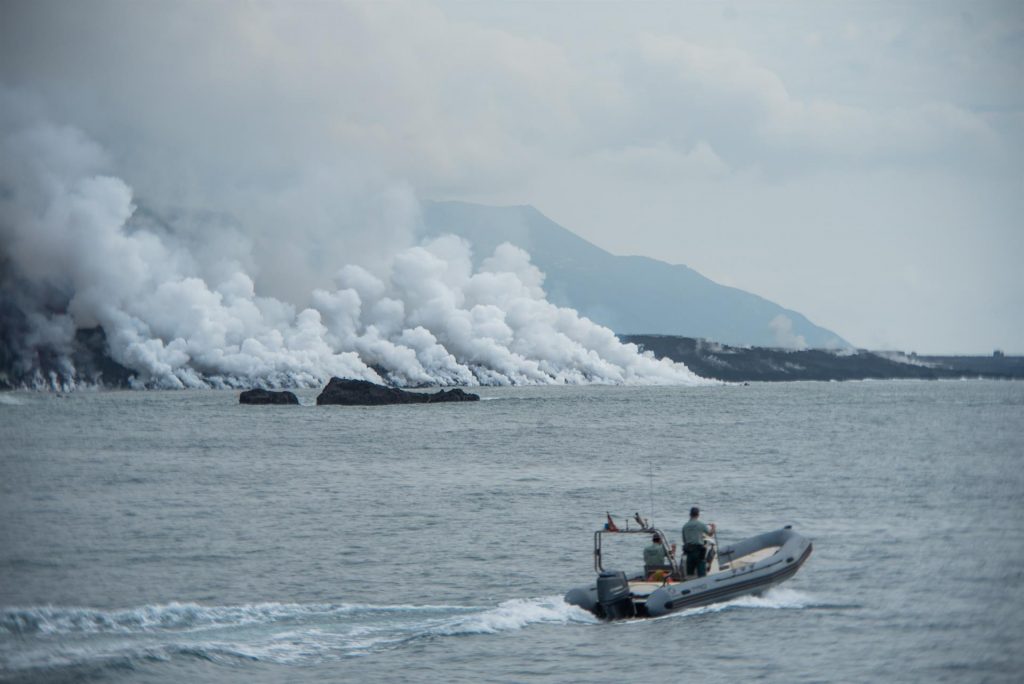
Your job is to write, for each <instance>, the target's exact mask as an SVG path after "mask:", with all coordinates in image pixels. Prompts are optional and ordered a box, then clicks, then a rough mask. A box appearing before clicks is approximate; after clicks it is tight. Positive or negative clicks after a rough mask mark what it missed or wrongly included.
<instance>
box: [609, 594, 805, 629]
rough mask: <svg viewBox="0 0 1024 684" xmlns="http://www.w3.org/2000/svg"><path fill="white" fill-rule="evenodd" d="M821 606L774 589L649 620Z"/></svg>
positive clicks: (802, 596) (802, 597) (796, 595)
mask: <svg viewBox="0 0 1024 684" xmlns="http://www.w3.org/2000/svg"><path fill="white" fill-rule="evenodd" d="M822 605H823V604H821V603H820V602H819V601H818V600H817V599H815V598H814V597H813V596H811V595H810V594H807V593H804V592H802V591H797V590H795V589H788V588H783V587H774V588H772V589H769V590H768V591H766V592H765V593H764V594H762V595H761V596H740V597H738V598H734V599H732V600H731V601H723V602H722V603H714V604H711V605H709V606H700V607H698V608H689V609H687V610H681V611H679V612H677V613H669V614H668V615H662V616H660V617H656V618H649V620H678V619H687V618H691V617H694V616H697V615H708V614H712V613H721V612H724V611H734V610H741V609H768V610H800V609H803V608H818V607H822ZM635 622H636V621H631V622H629V624H635ZM622 624H627V623H622Z"/></svg>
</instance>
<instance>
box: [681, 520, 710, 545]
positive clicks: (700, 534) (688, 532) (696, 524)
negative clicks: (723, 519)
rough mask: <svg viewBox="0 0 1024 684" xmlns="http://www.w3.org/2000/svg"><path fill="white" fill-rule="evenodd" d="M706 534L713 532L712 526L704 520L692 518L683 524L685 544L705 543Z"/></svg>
mask: <svg viewBox="0 0 1024 684" xmlns="http://www.w3.org/2000/svg"><path fill="white" fill-rule="evenodd" d="M705 534H711V526H710V525H708V524H707V523H706V522H704V521H703V520H699V519H697V518H690V520H689V521H687V523H686V524H685V525H683V546H685V545H687V544H703V543H704V535H705Z"/></svg>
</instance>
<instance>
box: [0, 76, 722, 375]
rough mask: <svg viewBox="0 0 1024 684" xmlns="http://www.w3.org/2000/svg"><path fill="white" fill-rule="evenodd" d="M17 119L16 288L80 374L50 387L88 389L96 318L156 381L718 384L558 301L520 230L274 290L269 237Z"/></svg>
mask: <svg viewBox="0 0 1024 684" xmlns="http://www.w3.org/2000/svg"><path fill="white" fill-rule="evenodd" d="M0 95H3V93H2V92H0ZM2 104H3V102H2V98H0V105H2ZM7 123H8V130H3V131H0V135H2V137H0V160H2V161H0V187H3V188H7V189H8V191H6V192H3V193H0V261H4V262H8V263H9V265H10V268H9V270H10V273H8V274H6V278H5V279H4V280H3V281H2V282H0V303H2V301H3V300H5V299H6V300H9V301H10V302H12V303H13V304H15V306H16V307H17V309H18V310H19V311H21V314H22V316H23V324H24V326H26V327H27V331H26V334H25V335H24V338H25V339H24V340H19V342H23V343H24V346H25V349H22V350H20V351H21V352H24V353H25V355H26V358H34V357H33V353H34V351H33V350H36V349H38V348H46V349H49V350H51V351H52V352H53V353H54V354H56V356H57V357H58V359H59V363H57V366H58V367H59V368H60V369H62V370H61V373H63V374H64V375H65V376H67V375H71V376H72V378H71V382H68V381H67V379H65V381H64V382H63V383H60V382H58V381H57V380H56V379H55V378H53V377H51V378H49V379H44V378H42V377H41V376H40V378H39V384H41V385H44V386H50V385H55V384H62V386H73V383H74V379H73V373H74V367H73V364H72V361H71V356H70V349H71V348H72V346H73V338H74V333H75V330H76V329H79V328H87V327H92V326H96V325H100V326H102V328H103V329H104V331H105V332H106V334H107V342H108V345H109V350H110V355H111V357H112V358H113V359H114V360H115V361H117V362H118V363H120V364H122V365H123V366H125V367H127V368H129V369H130V370H131V371H133V372H134V373H135V382H136V384H137V385H139V386H143V387H158V388H181V387H211V386H212V387H240V386H252V385H265V386H300V387H303V386H305V387H312V386H321V385H323V384H324V383H325V382H326V381H327V380H328V379H329V378H330V377H332V376H339V377H348V378H359V379H365V380H371V381H374V382H381V381H384V380H387V381H390V382H392V383H394V384H397V385H406V386H408V385H425V384H430V385H481V384H482V385H510V384H564V383H612V384H624V383H628V384H699V383H701V382H703V381H702V380H701V379H699V378H697V377H696V376H695V375H694V374H693V373H691V372H690V371H689V369H687V368H686V366H684V365H682V364H677V363H673V362H671V361H668V360H657V359H655V358H654V356H653V355H652V354H650V353H640V352H639V351H638V348H637V347H636V346H635V345H632V344H622V343H621V342H619V340H618V339H617V338H616V337H615V335H614V334H613V333H612V331H610V330H608V329H607V328H604V327H602V326H599V325H597V324H595V323H593V322H592V321H590V320H588V319H586V318H583V317H581V316H580V315H579V314H578V313H577V312H576V311H573V310H572V309H567V308H562V307H557V306H555V305H553V304H551V303H550V302H549V301H547V299H546V296H545V294H544V291H543V289H542V284H543V280H544V275H543V274H542V273H541V272H540V271H539V270H538V269H537V268H536V267H535V266H533V265H532V264H531V263H530V257H529V255H528V254H527V253H526V252H524V251H522V250H521V249H518V248H516V247H513V246H511V245H508V244H505V245H501V246H499V247H498V248H497V249H496V250H495V252H494V254H493V255H490V256H489V257H488V258H486V259H485V260H484V261H483V262H482V265H481V267H480V269H479V270H478V271H474V270H473V268H472V265H471V264H472V259H471V254H470V249H469V245H468V244H466V243H465V242H463V241H462V240H460V239H458V238H455V237H452V236H445V237H441V238H438V239H436V240H433V241H431V242H429V243H426V244H423V245H418V246H412V247H407V248H399V249H396V250H395V251H394V253H393V254H392V255H391V257H390V258H389V259H387V260H385V263H384V265H383V266H381V267H379V268H377V269H376V270H374V271H372V272H371V270H369V269H367V268H364V267H361V266H357V265H348V266H343V264H344V262H343V261H342V259H343V258H344V257H343V254H342V253H331V252H328V253H324V254H318V255H317V257H318V259H319V260H320V261H327V262H330V261H331V260H335V261H337V265H338V266H339V267H341V268H340V269H339V270H338V271H337V276H336V278H335V282H334V284H333V287H321V288H318V289H314V290H313V291H312V293H311V294H310V295H309V297H310V299H309V302H310V305H309V306H307V307H305V308H303V307H301V306H296V305H294V304H292V303H289V302H288V301H284V300H281V299H276V298H273V297H268V296H265V295H263V294H260V288H259V284H258V281H259V278H258V272H259V270H260V268H262V269H263V270H271V267H273V266H275V265H276V264H273V263H269V264H268V263H264V264H258V263H257V264H255V265H254V266H252V267H247V266H246V264H253V263H254V261H255V260H256V258H255V256H254V255H253V253H252V244H251V242H252V240H248V239H246V237H245V236H244V235H241V234H237V235H236V234H235V233H232V234H231V235H230V236H229V237H230V239H227V238H224V235H223V231H214V230H212V229H211V231H209V232H210V236H209V237H205V236H206V235H207V234H206V233H205V232H203V231H201V230H194V231H193V233H194V234H189V235H187V236H185V235H178V234H177V233H175V231H174V229H173V227H172V228H170V229H168V228H167V226H166V225H163V224H161V225H159V226H154V225H151V223H152V222H149V223H147V222H145V221H139V220H135V218H134V217H133V215H134V214H135V212H136V208H135V206H134V204H133V203H134V198H133V192H132V190H131V188H130V187H129V185H128V183H127V182H125V181H124V180H122V179H121V178H118V177H116V176H114V175H112V174H110V169H109V166H110V164H109V162H108V160H107V158H106V155H105V153H104V151H103V150H101V149H100V148H99V146H98V145H96V144H95V143H94V142H92V141H91V140H89V139H88V138H87V137H86V136H85V135H84V134H82V133H81V132H80V131H78V130H76V129H74V128H68V127H61V126H55V125H52V124H49V123H45V122H28V123H25V122H22V123H21V124H20V125H10V122H7ZM396 195H397V197H396V198H395V199H392V200H389V201H391V202H392V203H397V204H401V205H402V210H401V211H383V212H382V213H383V214H384V215H386V216H387V217H388V218H389V220H392V221H403V220H412V219H411V218H410V216H411V215H414V214H415V212H413V211H410V210H409V209H408V207H407V206H406V205H408V204H415V200H414V199H413V198H411V196H410V193H409V192H405V193H404V194H403V193H397V194H396ZM389 197H390V195H389ZM303 199H304V200H309V199H311V198H303ZM295 201H297V200H295ZM236 232H237V231H236ZM290 234H291V233H290V231H287V230H282V231H281V232H280V234H279V235H276V236H275V239H277V240H279V241H281V244H280V245H279V246H280V249H281V251H285V250H287V251H289V253H290V252H294V251H295V250H296V249H306V248H308V249H313V250H315V249H317V246H316V245H315V241H312V242H313V243H314V244H310V245H306V244H295V243H294V241H290V240H289V239H288V236H289V235H290ZM264 237H266V236H264ZM204 240H205V241H204ZM264 251H266V250H264ZM270 251H271V253H273V250H270ZM254 273H255V274H257V275H254ZM55 312H56V313H55Z"/></svg>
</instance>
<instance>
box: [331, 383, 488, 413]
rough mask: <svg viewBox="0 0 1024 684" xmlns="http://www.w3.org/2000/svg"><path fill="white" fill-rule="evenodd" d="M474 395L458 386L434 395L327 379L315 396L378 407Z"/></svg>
mask: <svg viewBox="0 0 1024 684" xmlns="http://www.w3.org/2000/svg"><path fill="white" fill-rule="evenodd" d="M479 399H480V397H479V396H477V395H475V394H469V393H468V392H463V391H462V390H460V389H451V390H441V391H440V392H436V393H434V394H426V393H423V392H406V391H405V390H400V389H396V388H394V387H385V386H384V385H377V384H374V383H372V382H367V381H366V380H344V379H342V378H331V381H330V382H329V383H327V387H324V391H323V392H321V393H320V396H318V397H317V398H316V403H317V404H318V405H323V404H339V405H341V406H379V405H381V404H433V403H436V402H439V401H479Z"/></svg>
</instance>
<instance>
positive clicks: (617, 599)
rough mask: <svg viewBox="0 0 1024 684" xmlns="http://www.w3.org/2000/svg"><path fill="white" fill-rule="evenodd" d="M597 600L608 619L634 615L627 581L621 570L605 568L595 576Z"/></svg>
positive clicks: (634, 608) (634, 611)
mask: <svg viewBox="0 0 1024 684" xmlns="http://www.w3.org/2000/svg"><path fill="white" fill-rule="evenodd" d="M597 602H598V603H599V604H600V605H601V608H602V609H603V610H604V614H605V616H606V617H607V618H608V619H609V620H622V619H624V618H631V617H636V606H635V605H633V599H632V598H631V597H630V595H629V582H628V581H626V573H624V572H622V571H621V570H605V571H604V572H602V573H601V574H600V575H598V576H597Z"/></svg>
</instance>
